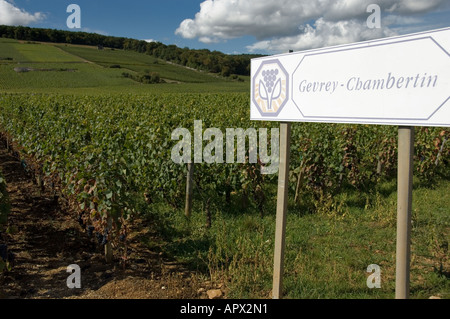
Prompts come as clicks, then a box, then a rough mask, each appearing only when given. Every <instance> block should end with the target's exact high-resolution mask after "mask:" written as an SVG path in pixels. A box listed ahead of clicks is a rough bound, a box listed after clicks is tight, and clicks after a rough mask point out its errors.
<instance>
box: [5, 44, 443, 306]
mask: <svg viewBox="0 0 450 319" xmlns="http://www.w3.org/2000/svg"><path fill="white" fill-rule="evenodd" d="M124 72H125V73H128V74H129V75H133V76H135V75H136V76H137V75H142V74H149V73H152V72H154V73H158V74H159V76H160V77H161V78H162V79H164V82H165V83H163V82H161V83H157V84H143V83H138V82H137V81H133V80H131V79H130V77H124V76H123V73H124ZM0 90H1V92H0V155H1V156H0V160H1V161H0V167H2V168H3V172H0V255H1V257H0V298H3V297H4V295H3V294H4V292H3V288H4V286H2V285H3V284H4V283H8V280H10V281H9V284H8V289H9V291H16V290H17V289H16V290H14V289H13V288H14V287H15V286H14V285H15V282H18V283H19V284H17V285H18V286H19V288H20V283H22V284H23V287H24V288H23V289H22V290H23V291H24V292H23V291H20V289H19V294H21V293H23V294H24V295H25V296H32V297H36V296H37V297H42V296H46V297H49V296H56V297H68V296H69V297H70V296H71V294H73V293H72V292H71V291H68V290H67V289H66V286H65V280H66V278H67V275H66V273H65V272H64V270H65V268H64V267H67V265H69V264H72V263H74V262H75V261H74V260H73V258H75V257H73V255H75V256H78V257H77V259H76V260H78V261H79V262H81V263H83V264H84V266H83V267H82V269H83V273H82V276H84V277H83V278H84V279H86V278H88V279H89V280H87V279H86V281H85V282H88V284H87V285H90V289H91V290H92V291H94V293H97V291H101V289H102V287H111V286H108V284H111V282H108V280H110V279H111V278H110V277H111V276H116V275H117V276H118V274H119V272H118V271H117V269H120V270H121V271H123V272H120V275H121V276H122V275H123V274H127V271H134V273H135V274H136V273H141V275H140V277H138V278H132V279H130V281H131V282H132V285H131V286H130V287H131V288H129V290H131V291H132V292H133V293H134V292H136V293H137V294H136V295H134V294H131V295H132V296H139V297H142V296H145V297H150V298H152V297H155V296H159V297H161V296H162V297H164V296H166V297H173V296H177V297H178V296H184V297H186V296H187V297H188V298H192V297H193V296H194V297H199V298H203V297H204V298H207V296H206V292H205V291H203V292H199V291H200V290H198V289H199V287H201V288H202V289H203V290H204V288H206V289H209V288H211V287H215V288H217V287H220V289H221V290H222V291H223V293H224V294H225V297H226V298H270V297H271V289H272V270H273V250H274V242H273V240H274V233H275V210H276V203H277V198H276V196H277V182H278V174H263V170H262V168H263V166H264V165H267V166H268V165H270V164H273V163H270V164H263V163H266V161H264V158H262V157H263V155H262V153H261V149H259V152H257V153H256V154H257V157H256V161H253V159H255V158H253V156H254V154H255V153H251V152H250V146H249V141H250V135H251V134H250V133H249V137H248V138H246V141H247V142H246V143H245V147H244V151H245V153H244V154H243V155H244V156H243V157H244V158H245V162H244V163H241V161H240V160H239V158H240V157H241V156H242V153H239V152H240V151H242V146H243V145H242V144H239V142H238V139H237V137H234V140H233V141H232V144H231V145H232V147H231V149H228V146H229V143H228V142H229V140H228V135H227V136H225V134H226V132H227V129H229V128H232V129H239V128H241V129H242V131H243V132H247V133H248V132H252V130H253V132H256V138H257V142H258V143H259V142H260V139H261V138H262V137H261V134H259V137H258V133H259V132H260V129H267V132H269V133H270V134H269V136H267V143H266V141H265V140H263V142H262V144H263V146H264V145H265V144H267V146H268V147H267V152H268V154H266V155H267V156H270V154H272V153H273V152H274V148H273V146H274V143H273V138H274V137H276V135H274V133H275V132H277V131H276V129H278V128H279V124H278V123H275V122H258V121H250V120H249V119H250V114H249V113H250V110H249V105H250V97H249V90H250V85H249V79H248V77H245V76H239V77H238V78H235V79H233V78H232V77H231V78H224V77H220V76H218V75H211V74H209V73H206V72H199V71H194V70H192V69H189V68H186V67H182V66H180V65H175V64H171V63H168V62H167V61H164V60H161V59H158V58H156V57H155V56H149V55H146V54H141V53H138V52H134V51H126V50H119V49H114V50H113V49H111V48H104V49H103V50H98V49H97V47H88V46H78V45H70V44H51V43H48V44H44V43H36V42H24V41H22V42H19V41H17V40H11V39H5V38H0ZM200 120H201V132H200V134H201V136H200V141H201V142H200V143H201V145H200V146H201V147H200V148H201V150H202V152H203V155H205V152H206V153H208V152H209V153H210V154H209V155H211V156H210V158H213V159H217V160H218V161H219V163H217V162H214V161H213V162H211V163H208V162H207V161H206V160H205V161H203V162H202V163H195V164H193V166H192V167H190V168H193V175H192V181H193V183H192V196H193V197H192V205H191V206H190V205H189V206H190V207H191V208H190V209H189V213H187V211H186V210H185V206H186V203H187V201H186V193H187V190H186V184H187V180H188V179H189V176H190V175H189V173H190V172H191V170H190V169H189V167H188V165H187V164H185V163H181V164H179V163H176V162H174V161H173V159H172V157H173V153H174V150H175V152H176V150H177V148H176V146H177V145H178V143H179V140H178V138H180V139H181V137H182V136H176V134H175V136H174V132H176V129H179V128H184V129H186V130H187V131H188V132H189V133H190V136H191V137H192V140H191V144H190V145H191V148H192V149H191V150H192V152H191V156H192V157H191V159H194V158H193V157H194V155H193V154H194V153H195V150H196V148H197V147H198V145H196V142H194V140H195V139H196V138H197V137H198V136H196V132H195V129H196V126H195V122H196V121H200ZM210 128H215V129H216V130H215V131H214V132H218V131H220V132H222V133H223V136H215V135H214V134H212V135H211V134H210V133H211V131H207V130H208V129H210ZM272 129H275V131H272ZM186 130H185V132H186ZM397 134H398V132H397V127H393V126H369V125H344V124H316V123H293V124H292V138H291V161H290V176H289V205H288V216H287V219H288V220H287V230H286V256H285V272H286V276H285V289H286V293H285V296H286V297H287V298H392V297H393V295H394V289H395V287H394V286H395V283H394V281H395V235H396V229H395V226H396V203H397V202H396V201H397V198H396V187H397V184H396V178H397V155H398V154H397V142H398V141H397V139H398V136H397ZM221 139H222V141H223V142H224V144H225V143H226V144H227V145H226V146H227V149H226V150H225V145H224V148H223V149H220V148H216V147H214V146H217V145H218V144H217V143H219V142H220V140H221ZM449 139H450V131H449V129H448V128H425V127H417V128H416V137H415V153H414V165H415V166H414V195H413V216H412V220H413V225H412V243H411V247H412V255H413V260H412V270H411V284H412V287H411V295H412V297H413V298H428V297H430V296H432V295H438V296H441V297H444V298H448V297H449V291H450V286H449V280H448V270H449V269H450V261H449V258H448V236H449V231H450V229H449V224H450V219H449V218H450V214H448V206H449V203H450V192H449V189H450V174H449V173H450V141H449ZM219 144H220V143H219ZM258 145H259V144H258ZM183 151H187V149H183ZM229 151H234V153H233V155H232V156H231V157H233V159H234V161H230V160H229V159H230V158H229V156H230V155H229ZM258 154H259V155H258ZM179 155H180V154H179ZM221 155H222V157H223V161H222V158H221ZM203 157H205V156H203ZM225 157H226V159H227V161H226V162H227V163H225ZM1 173H3V175H2V174H1ZM7 179H9V182H10V183H12V184H14V185H13V186H11V184H8V182H7ZM15 223H22V224H18V225H15ZM24 224H25V226H24ZM49 225H50V226H51V227H50V226H49ZM55 225H56V226H55ZM68 225H69V226H68ZM26 229H30V232H26V231H25V230H26ZM41 231H46V233H43V234H41ZM63 238H64V239H63ZM32 248H33V249H35V250H32V251H28V250H29V249H32ZM44 250H46V253H47V255H45V254H43V253H42V252H43V251H44ZM161 256H163V257H164V258H166V257H167V258H168V259H170V260H171V261H175V262H176V263H177V264H182V265H183V269H188V270H189V271H190V272H191V273H193V274H195V275H194V278H195V280H193V281H189V282H188V281H187V280H186V278H185V277H183V278H182V279H177V281H176V283H173V285H174V286H176V287H177V289H178V288H180V287H183V288H187V289H186V291H185V292H181V293H177V292H176V291H175V290H176V289H174V290H173V291H171V292H170V293H169V289H166V288H167V287H168V286H169V285H170V284H171V283H172V282H171V281H169V283H170V284H169V285H168V284H164V285H163V284H162V283H161V282H162V279H158V280H159V282H158V280H156V279H155V280H156V281H155V282H157V284H155V282H154V281H153V279H154V276H159V275H160V273H161V272H162V270H161V269H163V268H164V267H162V266H161V264H164V263H163V262H162V261H161V260H162V258H163V257H161ZM49 260H50V261H51V262H50V261H49ZM105 261H107V262H108V263H106V262H105ZM35 263H36V265H35ZM38 263H40V264H38ZM44 264H45V265H44ZM370 264H378V265H379V266H380V267H381V268H382V276H383V277H382V289H374V290H370V289H368V288H367V285H366V278H367V275H368V274H367V273H366V269H367V266H368V265H370ZM148 265H150V266H148ZM147 266H148V267H147ZM169 266H172V265H171V264H169ZM61 267H62V269H63V271H62V272H61V271H60V272H59V273H57V271H58V269H61ZM92 268H94V269H97V270H98V271H97V272H94V271H91V270H92ZM169 268H170V267H169ZM36 269H41V270H42V269H44V270H45V273H46V276H47V277H49V278H50V279H51V280H50V279H49V280H48V281H43V280H42V277H43V276H42V274H41V273H39V272H38V271H37V270H36ZM164 269H165V268H164ZM2 271H3V273H2ZM15 271H16V272H15ZM183 271H184V270H183ZM31 273H32V274H33V276H34V277H33V278H35V285H36V287H34V288H33V289H35V290H36V291H34V292H33V291H32V292H29V291H28V290H30V288H29V280H30V278H31V277H32V276H31V275H30V274H31ZM56 273H57V274H56ZM155 274H156V275H155ZM55 278H58V280H60V279H61V280H62V281H61V282H62V284H60V285H59V286H57V287H56V288H55V287H54V286H52V285H56V284H55V283H54V282H57V281H56V279H55ZM114 278H116V277H114ZM149 278H150V279H151V280H150V279H149ZM84 279H83V280H84ZM145 280H150V281H151V282H152V284H151V285H153V286H152V288H151V289H150V288H149V287H148V286H146V285H147V284H148V282H146V281H145ZM112 282H115V281H112ZM58 283H59V282H57V284H58ZM144 283H145V284H144ZM205 283H208V284H205ZM5 285H6V284H5ZM40 286H44V287H43V288H40ZM5 287H6V286H5ZM137 287H145V289H144V288H141V289H138V288H137ZM155 287H156V288H155ZM163 288H164V290H163ZM31 290H32V289H31ZM41 290H42V292H40V291H41ZM113 290H114V294H115V293H116V292H117V291H120V289H119V288H118V289H116V288H114V289H113ZM147 290H148V291H147ZM92 291H91V292H92ZM180 291H181V288H180ZM163 292H164V294H163ZM83 293H84V292H83ZM98 293H99V294H98V295H96V294H94V295H96V296H100V298H105V297H104V295H101V293H100V292H98ZM108 296H110V295H108ZM114 296H115V297H117V295H114Z"/></svg>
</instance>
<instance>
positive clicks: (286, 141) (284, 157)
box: [272, 123, 291, 299]
mask: <svg viewBox="0 0 450 319" xmlns="http://www.w3.org/2000/svg"><path fill="white" fill-rule="evenodd" d="M290 145H291V123H281V124H280V163H279V175H278V192H277V199H278V201H277V217H276V226H275V253H274V268H273V289H272V298H273V299H280V296H281V295H282V289H283V271H284V247H285V240H284V239H285V237H286V236H285V233H286V215H287V202H288V187H289V185H288V183H289V159H290V158H289V157H290V156H289V155H290V152H291V146H290Z"/></svg>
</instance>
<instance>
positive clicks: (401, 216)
mask: <svg viewBox="0 0 450 319" xmlns="http://www.w3.org/2000/svg"><path fill="white" fill-rule="evenodd" d="M413 154H414V127H411V126H400V127H399V129H398V177H397V179H398V180H397V183H398V186H397V187H398V188H397V257H396V277H395V298H396V299H408V298H409V280H410V262H411V256H410V255H411V248H410V237H411V205H412V178H413Z"/></svg>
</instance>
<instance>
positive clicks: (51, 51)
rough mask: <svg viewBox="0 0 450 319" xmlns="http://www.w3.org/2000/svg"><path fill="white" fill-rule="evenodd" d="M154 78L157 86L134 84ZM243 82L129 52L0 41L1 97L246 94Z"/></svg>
mask: <svg viewBox="0 0 450 319" xmlns="http://www.w3.org/2000/svg"><path fill="white" fill-rule="evenodd" d="M154 74H157V76H158V77H159V78H160V82H161V83H157V84H143V83H141V82H139V81H138V80H136V79H139V78H141V77H145V76H146V75H154ZM244 78H246V77H243V76H241V77H240V78H239V79H240V81H237V80H234V81H233V80H231V79H228V78H224V77H219V76H216V75H213V74H208V73H206V72H200V71H197V70H192V69H189V68H187V67H183V66H179V65H174V64H173V63H169V62H166V61H164V60H161V59H157V58H154V57H151V56H149V55H147V54H143V53H138V52H133V51H125V50H117V49H103V50H99V49H98V48H97V47H93V46H80V45H68V44H65V45H61V44H55V43H40V42H29V41H17V40H13V39H4V38H3V39H0V89H1V90H2V91H9V92H24V91H25V92H29V91H30V90H32V91H36V92H43V91H48V89H51V90H53V91H55V90H56V91H59V92H61V91H62V92H67V91H69V92H70V93H73V92H74V91H77V89H80V88H83V89H89V90H90V92H94V93H97V92H108V93H109V92H117V91H118V90H119V91H120V92H122V93H123V92H145V93H147V92H154V91H158V92H161V91H163V92H164V91H168V92H174V91H175V92H187V91H189V92H195V91H199V92H203V91H222V90H225V91H229V90H232V91H246V90H248V83H245V81H244V80H243V79H244ZM133 79H134V80H133ZM78 91H79V90H78ZM83 92H84V93H87V92H86V91H83Z"/></svg>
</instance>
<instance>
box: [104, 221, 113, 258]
mask: <svg viewBox="0 0 450 319" xmlns="http://www.w3.org/2000/svg"><path fill="white" fill-rule="evenodd" d="M107 225H108V231H109V232H111V231H112V218H111V216H109V215H108V217H107ZM105 260H106V263H108V264H109V263H111V262H112V261H113V249H112V245H111V241H110V240H108V242H107V243H106V245H105Z"/></svg>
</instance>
